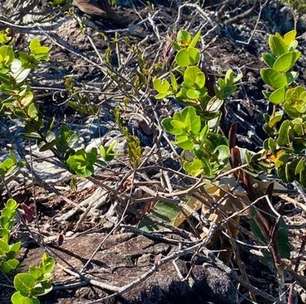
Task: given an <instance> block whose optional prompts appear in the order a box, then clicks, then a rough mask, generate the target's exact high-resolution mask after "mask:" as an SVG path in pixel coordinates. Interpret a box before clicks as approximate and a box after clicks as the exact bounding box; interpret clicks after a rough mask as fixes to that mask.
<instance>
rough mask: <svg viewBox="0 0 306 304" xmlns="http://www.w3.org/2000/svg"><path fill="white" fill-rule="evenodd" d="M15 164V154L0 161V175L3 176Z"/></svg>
mask: <svg viewBox="0 0 306 304" xmlns="http://www.w3.org/2000/svg"><path fill="white" fill-rule="evenodd" d="M16 164H17V161H16V157H15V155H13V154H11V155H10V156H8V157H7V158H5V159H4V160H3V161H2V162H0V175H2V176H4V175H5V174H7V173H9V172H11V170H12V169H13V168H15V167H16Z"/></svg>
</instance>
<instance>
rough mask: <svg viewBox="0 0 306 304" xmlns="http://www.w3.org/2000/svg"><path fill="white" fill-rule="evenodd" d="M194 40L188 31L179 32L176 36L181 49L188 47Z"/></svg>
mask: <svg viewBox="0 0 306 304" xmlns="http://www.w3.org/2000/svg"><path fill="white" fill-rule="evenodd" d="M191 40H192V36H191V34H190V33H189V32H187V31H183V30H181V31H179V32H178V33H177V36H176V42H177V44H178V45H179V46H180V47H187V46H188V45H189V44H190V42H191Z"/></svg>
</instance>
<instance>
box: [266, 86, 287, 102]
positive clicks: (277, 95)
mask: <svg viewBox="0 0 306 304" xmlns="http://www.w3.org/2000/svg"><path fill="white" fill-rule="evenodd" d="M285 93H286V90H285V88H279V89H277V90H275V91H274V92H272V93H271V94H270V96H269V101H270V102H272V103H273V104H275V105H278V104H282V103H283V102H284V100H285Z"/></svg>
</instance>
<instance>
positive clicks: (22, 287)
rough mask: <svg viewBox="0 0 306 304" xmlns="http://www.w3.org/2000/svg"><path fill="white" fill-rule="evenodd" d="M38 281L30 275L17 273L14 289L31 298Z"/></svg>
mask: <svg viewBox="0 0 306 304" xmlns="http://www.w3.org/2000/svg"><path fill="white" fill-rule="evenodd" d="M35 284H36V281H35V279H34V278H33V276H32V275H30V274H29V273H26V272H24V273H17V274H16V275H15V277H14V287H15V289H16V290H17V291H19V292H20V293H21V295H23V296H30V295H31V291H32V289H33V288H34V287H35Z"/></svg>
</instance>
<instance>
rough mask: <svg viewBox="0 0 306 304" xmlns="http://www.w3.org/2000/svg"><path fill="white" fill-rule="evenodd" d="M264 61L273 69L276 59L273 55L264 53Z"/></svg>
mask: <svg viewBox="0 0 306 304" xmlns="http://www.w3.org/2000/svg"><path fill="white" fill-rule="evenodd" d="M262 59H263V61H264V62H265V63H266V64H267V65H268V66H269V67H270V68H272V67H273V64H274V62H275V60H276V58H275V57H274V56H273V55H272V54H271V53H268V52H267V53H263V55H262Z"/></svg>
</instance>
